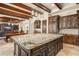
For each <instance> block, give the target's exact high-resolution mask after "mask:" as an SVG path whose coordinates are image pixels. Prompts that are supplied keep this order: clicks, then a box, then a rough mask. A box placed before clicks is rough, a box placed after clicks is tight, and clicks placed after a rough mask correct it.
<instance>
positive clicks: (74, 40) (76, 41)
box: [64, 35, 79, 45]
mask: <svg viewBox="0 0 79 59" xmlns="http://www.w3.org/2000/svg"><path fill="white" fill-rule="evenodd" d="M64 42H65V43H68V44H73V45H79V38H78V35H64Z"/></svg>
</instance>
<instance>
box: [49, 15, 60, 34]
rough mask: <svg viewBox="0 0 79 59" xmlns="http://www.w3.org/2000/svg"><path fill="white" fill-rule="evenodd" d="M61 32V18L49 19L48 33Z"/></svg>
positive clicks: (53, 17)
mask: <svg viewBox="0 0 79 59" xmlns="http://www.w3.org/2000/svg"><path fill="white" fill-rule="evenodd" d="M58 31H59V16H51V17H49V19H48V32H49V33H57V32H58Z"/></svg>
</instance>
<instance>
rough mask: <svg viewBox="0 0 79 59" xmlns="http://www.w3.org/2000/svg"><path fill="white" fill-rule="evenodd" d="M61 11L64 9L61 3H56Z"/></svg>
mask: <svg viewBox="0 0 79 59" xmlns="http://www.w3.org/2000/svg"><path fill="white" fill-rule="evenodd" d="M54 4H55V5H56V6H57V7H58V8H59V9H62V5H61V4H60V3H54Z"/></svg>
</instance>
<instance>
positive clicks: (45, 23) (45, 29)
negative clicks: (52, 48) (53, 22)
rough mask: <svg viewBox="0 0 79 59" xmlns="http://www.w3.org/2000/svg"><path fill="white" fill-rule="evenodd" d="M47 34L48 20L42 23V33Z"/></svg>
mask: <svg viewBox="0 0 79 59" xmlns="http://www.w3.org/2000/svg"><path fill="white" fill-rule="evenodd" d="M46 32H47V20H43V21H42V33H46Z"/></svg>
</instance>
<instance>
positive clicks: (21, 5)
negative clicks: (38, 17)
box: [10, 3, 32, 11]
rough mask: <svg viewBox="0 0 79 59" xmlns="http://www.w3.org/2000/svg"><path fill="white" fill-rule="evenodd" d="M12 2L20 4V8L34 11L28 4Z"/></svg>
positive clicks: (16, 4)
mask: <svg viewBox="0 0 79 59" xmlns="http://www.w3.org/2000/svg"><path fill="white" fill-rule="evenodd" d="M10 4H12V5H15V6H18V7H20V8H23V9H26V10H29V11H32V8H31V7H29V6H26V5H24V4H22V3H10Z"/></svg>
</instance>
